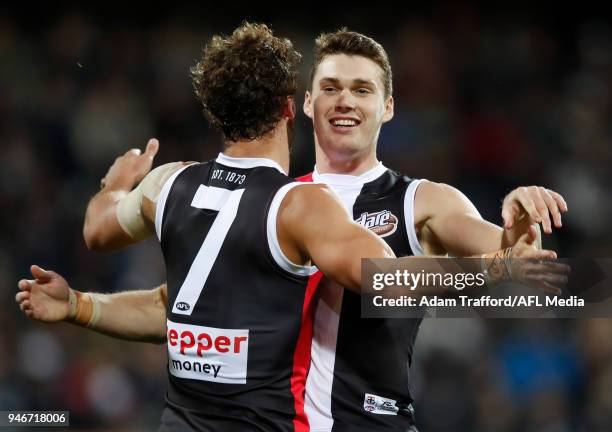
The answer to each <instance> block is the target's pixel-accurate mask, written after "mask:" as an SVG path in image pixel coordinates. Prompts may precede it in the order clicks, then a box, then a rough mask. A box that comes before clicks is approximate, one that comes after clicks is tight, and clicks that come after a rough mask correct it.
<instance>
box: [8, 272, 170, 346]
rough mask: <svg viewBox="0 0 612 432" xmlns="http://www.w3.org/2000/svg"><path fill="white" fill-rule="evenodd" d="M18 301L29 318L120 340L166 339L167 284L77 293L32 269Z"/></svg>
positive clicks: (49, 274)
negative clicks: (130, 289) (62, 323)
mask: <svg viewBox="0 0 612 432" xmlns="http://www.w3.org/2000/svg"><path fill="white" fill-rule="evenodd" d="M31 272H32V276H33V277H34V279H32V280H27V279H22V280H20V281H19V283H18V287H19V290H20V291H19V292H18V293H17V295H16V296H15V300H16V301H17V303H18V304H19V307H20V308H21V310H22V311H23V312H24V313H25V315H26V316H27V317H28V318H31V319H34V320H37V321H42V322H60V321H66V322H70V323H73V324H76V325H79V326H81V327H87V328H90V329H91V330H94V331H96V332H99V333H103V334H106V335H109V336H112V337H115V338H119V339H127V340H134V341H141V342H153V343H163V342H164V341H165V339H166V303H167V288H166V284H163V285H160V286H158V287H156V288H153V289H150V290H142V291H126V292H121V293H116V294H97V293H82V292H79V291H75V290H73V289H72V288H70V286H69V285H68V282H66V280H65V279H64V278H63V277H62V276H60V275H59V274H57V273H55V272H53V271H48V270H44V269H42V268H40V267H38V266H35V265H33V266H32V267H31Z"/></svg>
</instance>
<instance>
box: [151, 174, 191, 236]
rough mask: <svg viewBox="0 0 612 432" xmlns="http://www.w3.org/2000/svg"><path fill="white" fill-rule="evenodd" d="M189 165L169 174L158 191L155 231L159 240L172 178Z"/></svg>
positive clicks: (172, 181) (174, 178)
mask: <svg viewBox="0 0 612 432" xmlns="http://www.w3.org/2000/svg"><path fill="white" fill-rule="evenodd" d="M190 166H191V165H187V166H184V167H183V168H181V169H179V170H177V171H176V172H175V173H174V174H172V175H171V176H170V178H169V179H168V180H166V183H164V186H163V187H162V189H161V192H160V193H159V197H158V198H157V205H156V206H155V232H156V233H157V239H158V240H159V241H161V230H162V222H163V220H162V219H163V217H164V208H165V207H166V200H167V199H168V194H169V193H170V188H172V184H173V183H174V180H176V178H177V177H178V175H179V174H180V173H182V172H183V170H184V169H185V168H188V167H190Z"/></svg>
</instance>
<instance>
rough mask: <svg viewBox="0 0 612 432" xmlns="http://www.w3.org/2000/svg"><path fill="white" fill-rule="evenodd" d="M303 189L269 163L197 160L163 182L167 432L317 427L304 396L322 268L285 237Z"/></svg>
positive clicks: (159, 219)
mask: <svg viewBox="0 0 612 432" xmlns="http://www.w3.org/2000/svg"><path fill="white" fill-rule="evenodd" d="M298 184H299V183H296V182H293V180H292V179H290V178H289V177H287V176H286V175H285V174H284V173H283V172H282V169H281V168H280V166H279V165H278V164H276V162H274V161H271V160H269V159H255V158H231V157H228V156H225V155H223V154H220V155H219V156H218V157H217V159H216V160H213V161H209V162H205V163H199V164H193V165H189V166H187V167H185V168H183V169H181V170H179V171H177V172H176V173H175V174H174V175H173V176H172V177H171V178H170V179H168V181H167V182H166V183H165V184H164V186H163V188H162V191H161V194H160V198H159V200H158V204H157V214H156V231H157V235H158V237H159V240H160V243H161V248H162V252H163V255H164V260H165V263H166V270H167V283H168V321H167V326H168V328H167V339H168V372H169V373H168V391H167V395H166V401H167V408H166V410H165V412H164V415H163V416H162V426H161V430H185V429H191V430H198V431H227V432H232V431H247V430H248V431H251V430H253V431H294V430H297V431H300V430H307V427H308V423H307V421H306V418H305V415H304V412H303V390H304V385H305V376H306V372H307V369H308V365H309V361H310V358H309V357H310V341H311V334H312V328H311V327H309V325H310V326H311V323H309V319H310V317H311V313H310V312H309V308H310V304H311V298H312V293H313V290H314V287H315V286H316V284H315V283H314V282H312V283H310V285H309V284H308V282H309V276H310V275H311V274H312V273H314V271H315V270H316V269H314V268H311V267H305V266H298V265H295V264H292V263H291V262H290V261H288V260H287V258H286V257H285V256H284V254H283V253H282V251H281V250H280V247H279V245H278V240H277V236H276V215H277V212H278V208H279V206H280V204H281V201H282V199H283V197H284V196H285V194H286V193H287V192H288V191H289V190H290V189H291V188H292V187H294V186H296V185H298Z"/></svg>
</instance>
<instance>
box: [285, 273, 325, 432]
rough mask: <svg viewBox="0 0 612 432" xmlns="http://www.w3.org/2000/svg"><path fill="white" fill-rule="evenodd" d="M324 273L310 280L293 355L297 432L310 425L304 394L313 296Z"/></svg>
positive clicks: (307, 429) (307, 428) (305, 429)
mask: <svg viewBox="0 0 612 432" xmlns="http://www.w3.org/2000/svg"><path fill="white" fill-rule="evenodd" d="M322 277H323V273H321V272H319V271H318V272H316V273H315V274H313V275H312V276H310V279H309V280H308V285H307V286H306V295H305V298H304V309H303V311H302V325H301V328H300V335H299V336H298V341H297V346H296V348H295V353H294V354H293V373H292V374H291V392H292V393H293V400H294V406H295V418H294V419H293V426H294V427H295V432H308V431H310V425H309V424H308V417H306V413H305V412H304V392H305V389H306V375H307V374H308V369H309V368H310V348H311V345H312V331H313V323H314V307H313V304H312V303H313V302H312V299H313V296H314V293H315V292H316V290H317V286H318V285H319V282H321V278H322Z"/></svg>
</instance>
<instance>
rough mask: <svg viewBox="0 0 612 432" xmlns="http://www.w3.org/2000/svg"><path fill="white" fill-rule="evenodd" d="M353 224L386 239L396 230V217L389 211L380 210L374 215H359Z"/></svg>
mask: <svg viewBox="0 0 612 432" xmlns="http://www.w3.org/2000/svg"><path fill="white" fill-rule="evenodd" d="M355 222H357V223H358V224H359V225H361V226H362V227H364V228H367V229H369V230H371V231H373V232H374V233H375V234H378V235H379V236H381V237H387V236H388V235H391V234H393V233H394V232H395V230H396V229H397V217H396V216H395V215H394V214H393V213H391V212H390V211H389V210H382V211H379V212H376V213H361V216H359V219H357V220H356V221H355Z"/></svg>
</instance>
